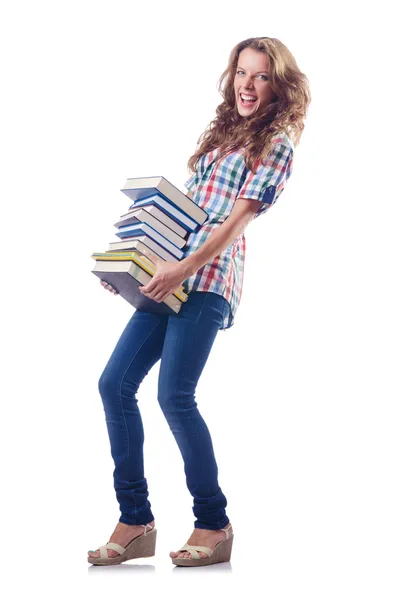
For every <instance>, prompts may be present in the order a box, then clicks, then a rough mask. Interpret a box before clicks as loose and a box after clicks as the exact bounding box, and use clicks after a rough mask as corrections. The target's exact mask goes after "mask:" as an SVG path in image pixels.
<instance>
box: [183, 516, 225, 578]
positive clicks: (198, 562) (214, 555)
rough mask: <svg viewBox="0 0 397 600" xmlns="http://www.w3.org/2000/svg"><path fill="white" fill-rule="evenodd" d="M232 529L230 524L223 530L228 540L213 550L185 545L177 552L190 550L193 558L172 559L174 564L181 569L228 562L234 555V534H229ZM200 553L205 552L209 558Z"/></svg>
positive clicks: (219, 543)
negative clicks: (201, 555)
mask: <svg viewBox="0 0 397 600" xmlns="http://www.w3.org/2000/svg"><path fill="white" fill-rule="evenodd" d="M230 527H231V523H229V525H228V526H227V527H225V528H222V531H226V538H225V539H224V540H221V541H220V542H218V543H217V545H216V546H215V548H214V549H213V550H211V548H208V547H207V546H191V545H190V544H185V545H184V546H183V547H182V548H180V549H179V550H177V552H183V551H184V550H188V551H189V552H190V554H191V558H172V562H173V564H174V565H178V566H179V567H203V566H205V565H213V564H215V563H221V562H228V561H229V560H230V556H231V554H232V546H233V538H234V534H233V532H229V529H230ZM199 551H200V552H205V553H206V554H208V556H205V557H200V555H199Z"/></svg>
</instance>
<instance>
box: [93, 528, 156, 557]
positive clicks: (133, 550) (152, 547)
mask: <svg viewBox="0 0 397 600" xmlns="http://www.w3.org/2000/svg"><path fill="white" fill-rule="evenodd" d="M142 527H144V528H145V530H144V532H143V533H141V535H139V536H138V537H136V538H134V539H133V540H131V542H130V543H129V544H127V546H126V547H125V548H124V547H123V546H121V545H120V544H116V543H115V542H108V543H107V544H105V545H104V546H101V547H100V548H98V550H99V551H100V553H101V556H87V560H88V562H89V563H91V564H92V565H119V564H120V563H122V562H125V561H126V560H131V559H132V558H149V557H150V556H154V555H155V552H156V538H157V529H156V528H155V527H152V525H149V524H148V525H142ZM148 527H150V528H151V531H149V532H148V531H147V528H148ZM108 548H109V549H111V550H116V552H118V553H119V555H118V556H113V557H111V556H109V555H108Z"/></svg>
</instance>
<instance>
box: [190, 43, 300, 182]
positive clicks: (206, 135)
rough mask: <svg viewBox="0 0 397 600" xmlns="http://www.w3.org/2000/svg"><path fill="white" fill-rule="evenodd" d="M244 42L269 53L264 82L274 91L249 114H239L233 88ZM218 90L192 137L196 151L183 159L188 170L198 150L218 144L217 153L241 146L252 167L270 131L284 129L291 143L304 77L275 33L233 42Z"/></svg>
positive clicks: (295, 135)
mask: <svg viewBox="0 0 397 600" xmlns="http://www.w3.org/2000/svg"><path fill="white" fill-rule="evenodd" d="M245 48H253V49H254V50H259V51H260V52H264V53H265V54H267V55H268V57H269V74H268V76H269V82H270V86H271V88H272V90H273V91H274V92H275V94H276V99H275V100H274V101H273V102H270V103H269V104H267V105H266V106H265V107H263V108H262V109H261V110H260V111H257V112H255V113H253V115H249V116H248V117H243V116H241V115H240V114H239V112H238V110H237V107H236V98H235V92H234V76H235V73H236V68H237V63H238V57H239V55H240V52H242V50H244V49H245ZM224 80H225V85H224V87H222V84H223V81H224ZM218 91H219V92H220V94H221V96H222V97H223V98H224V101H223V102H222V103H221V104H219V106H218V107H217V109H216V117H215V118H214V119H213V120H212V121H211V122H210V123H209V125H208V126H207V128H206V129H205V131H204V132H203V133H202V134H201V136H200V137H199V139H198V141H197V149H196V152H195V153H194V154H193V155H192V156H191V157H190V158H189V161H188V169H189V170H190V171H196V168H197V162H198V160H199V159H200V158H201V156H203V155H204V154H207V153H208V152H210V151H211V150H214V149H215V148H218V147H219V148H220V153H219V157H221V156H223V155H224V154H227V153H228V152H230V151H231V150H233V149H237V148H240V147H245V148H246V149H245V152H244V160H245V164H246V166H247V167H248V168H249V169H250V171H254V172H256V171H255V170H254V165H257V164H259V161H261V160H264V159H265V158H266V156H267V155H268V153H269V151H270V149H271V146H272V138H273V137H274V136H277V135H279V134H280V133H281V132H285V133H286V134H287V135H288V136H289V137H290V139H291V140H292V142H293V144H294V146H297V145H298V144H299V141H300V138H301V135H302V132H303V129H304V123H303V121H304V119H305V117H306V115H307V109H308V106H309V104H310V102H311V95H310V90H309V83H308V79H307V77H306V75H305V74H304V73H302V72H301V71H300V69H299V68H298V65H297V63H296V60H295V58H294V57H293V55H292V54H291V52H290V51H289V50H288V48H287V47H286V46H285V45H284V44H283V43H282V42H280V40H278V39H277V38H270V37H254V38H248V39H246V40H243V41H242V42H240V43H238V44H237V45H236V46H235V47H234V48H233V50H232V51H231V53H230V56H229V63H228V66H227V68H226V70H225V71H224V72H223V73H222V75H221V77H220V80H219V82H218Z"/></svg>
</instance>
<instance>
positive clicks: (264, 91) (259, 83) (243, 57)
mask: <svg viewBox="0 0 397 600" xmlns="http://www.w3.org/2000/svg"><path fill="white" fill-rule="evenodd" d="M268 69H269V57H268V55H267V54H265V53H264V52H260V51H259V50H254V49H253V48H244V50H242V52H240V55H239V57H238V62H237V67H236V72H235V75H234V94H235V99H236V108H237V110H238V112H239V114H240V115H241V116H242V117H248V116H249V115H252V114H253V113H254V112H256V111H258V110H259V109H260V108H261V107H262V106H266V105H267V104H269V102H271V101H272V100H274V99H275V98H276V94H275V93H274V92H273V90H272V89H271V87H270V83H269V78H268ZM241 94H243V96H244V97H245V96H249V97H253V98H254V100H253V101H252V102H250V101H247V102H244V101H243V100H242V98H241Z"/></svg>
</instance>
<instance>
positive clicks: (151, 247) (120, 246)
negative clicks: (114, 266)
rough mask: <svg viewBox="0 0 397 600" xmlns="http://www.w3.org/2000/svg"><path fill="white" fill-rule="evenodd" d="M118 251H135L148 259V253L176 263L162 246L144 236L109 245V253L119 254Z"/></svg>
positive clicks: (174, 258) (172, 256)
mask: <svg viewBox="0 0 397 600" xmlns="http://www.w3.org/2000/svg"><path fill="white" fill-rule="evenodd" d="M120 250H136V251H137V252H139V253H140V254H143V255H144V256H146V257H147V258H149V255H150V253H152V254H157V256H159V257H160V258H162V259H164V260H166V261H168V262H178V259H177V258H176V256H174V255H173V254H170V253H169V252H167V250H165V249H164V248H163V247H162V246H160V245H159V244H157V243H156V242H155V241H154V240H152V239H151V238H149V237H148V236H145V235H137V236H136V237H134V236H132V237H127V238H124V239H123V240H122V241H120V242H110V243H109V249H108V252H109V253H111V252H119V251H120Z"/></svg>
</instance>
